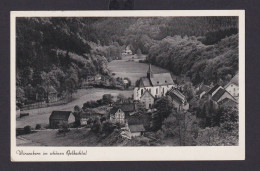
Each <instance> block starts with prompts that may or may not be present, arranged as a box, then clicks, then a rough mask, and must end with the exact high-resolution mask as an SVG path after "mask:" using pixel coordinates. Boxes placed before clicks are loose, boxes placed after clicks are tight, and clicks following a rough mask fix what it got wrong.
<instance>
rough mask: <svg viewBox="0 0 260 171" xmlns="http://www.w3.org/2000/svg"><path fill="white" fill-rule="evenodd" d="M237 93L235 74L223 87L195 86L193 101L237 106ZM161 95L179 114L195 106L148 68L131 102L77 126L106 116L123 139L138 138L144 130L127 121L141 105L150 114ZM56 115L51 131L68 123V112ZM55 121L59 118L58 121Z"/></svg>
mask: <svg viewBox="0 0 260 171" xmlns="http://www.w3.org/2000/svg"><path fill="white" fill-rule="evenodd" d="M238 90H239V89H238V74H237V75H235V76H234V78H232V80H231V81H230V82H229V83H228V84H227V85H226V86H225V87H222V86H220V85H215V86H208V85H204V84H200V85H198V87H196V89H195V91H196V98H195V99H197V100H195V101H200V99H203V98H204V99H207V100H208V101H211V102H212V103H213V104H214V107H215V108H217V107H218V106H219V105H224V106H236V105H237V104H238V103H237V100H238V96H239V93H238ZM163 96H170V97H171V99H172V102H173V106H174V109H175V110H176V111H179V112H180V113H183V111H187V110H189V109H190V107H194V104H193V102H192V100H191V101H190V103H191V104H189V102H188V101H187V99H186V97H185V95H184V94H183V93H182V91H181V88H180V87H179V86H178V85H177V83H176V80H173V78H172V76H171V74H170V73H160V74H154V73H153V71H152V68H151V65H149V68H148V71H147V75H146V77H141V78H140V80H139V81H138V82H137V84H136V87H135V88H134V91H133V100H132V102H125V103H121V104H114V105H112V107H111V110H110V111H109V112H108V113H106V112H103V113H102V112H98V111H94V110H90V111H88V112H85V113H84V114H82V115H81V117H80V123H81V125H87V121H88V119H89V118H90V117H93V116H100V117H101V116H107V119H109V120H110V121H111V122H113V123H119V124H122V125H125V127H124V131H123V134H122V136H127V137H129V138H131V137H135V136H140V135H142V134H143V132H144V131H145V128H144V125H143V124H142V123H138V124H137V123H135V124H132V123H130V122H128V120H129V118H131V117H132V116H135V115H136V114H137V113H138V112H137V111H138V104H142V105H143V107H144V108H145V109H146V110H147V111H152V110H154V109H153V105H154V103H155V101H156V99H158V98H160V97H163ZM193 100H194V99H193ZM199 105H202V104H199ZM58 113H59V112H58ZM58 113H57V112H56V111H54V112H53V113H52V114H51V116H50V126H51V127H53V128H55V127H56V126H57V125H58V124H59V123H60V121H61V120H62V122H63V121H65V122H67V121H68V117H69V116H68V115H69V114H68V113H69V112H67V111H62V113H63V114H58ZM61 115H63V116H62V117H61ZM57 118H60V120H59V119H57Z"/></svg>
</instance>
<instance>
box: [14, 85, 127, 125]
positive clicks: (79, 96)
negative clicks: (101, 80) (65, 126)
mask: <svg viewBox="0 0 260 171" xmlns="http://www.w3.org/2000/svg"><path fill="white" fill-rule="evenodd" d="M119 93H120V94H123V95H124V96H126V97H131V96H132V91H122V90H111V89H102V88H91V89H80V90H78V91H77V93H76V94H75V95H74V97H75V98H76V100H74V101H72V102H70V103H67V104H64V105H60V106H51V107H46V108H39V109H31V110H26V111H22V112H23V113H29V114H30V115H29V116H26V117H22V118H17V119H16V127H17V128H23V127H24V126H26V125H29V126H32V127H35V125H36V124H42V125H45V124H48V123H49V116H50V114H51V112H52V111H54V110H69V111H73V108H74V106H75V105H78V106H80V107H82V106H83V104H84V103H86V102H87V101H90V100H98V99H101V98H102V96H103V94H112V96H117V95H118V94H119ZM69 122H74V116H72V115H71V116H70V118H69Z"/></svg>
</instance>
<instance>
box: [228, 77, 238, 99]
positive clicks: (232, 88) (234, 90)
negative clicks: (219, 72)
mask: <svg viewBox="0 0 260 171" xmlns="http://www.w3.org/2000/svg"><path fill="white" fill-rule="evenodd" d="M238 77H239V76H238V74H236V75H235V76H234V77H233V78H232V79H231V80H230V82H229V83H228V84H227V85H226V86H225V89H226V91H227V92H229V93H230V94H231V95H232V96H233V97H235V99H238V96H239V87H238Z"/></svg>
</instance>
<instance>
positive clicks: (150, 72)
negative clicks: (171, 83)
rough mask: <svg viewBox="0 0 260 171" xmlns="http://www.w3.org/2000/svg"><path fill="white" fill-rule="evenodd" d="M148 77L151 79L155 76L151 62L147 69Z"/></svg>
mask: <svg viewBox="0 0 260 171" xmlns="http://www.w3.org/2000/svg"><path fill="white" fill-rule="evenodd" d="M147 78H149V79H151V78H153V71H152V66H151V64H149V68H148V71H147Z"/></svg>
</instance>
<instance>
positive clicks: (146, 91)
mask: <svg viewBox="0 0 260 171" xmlns="http://www.w3.org/2000/svg"><path fill="white" fill-rule="evenodd" d="M146 93H148V94H149V95H150V96H152V98H154V96H153V95H152V94H151V93H150V91H148V90H145V92H144V94H143V95H142V96H141V97H140V98H142V97H143V96H144V95H145V94H146Z"/></svg>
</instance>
